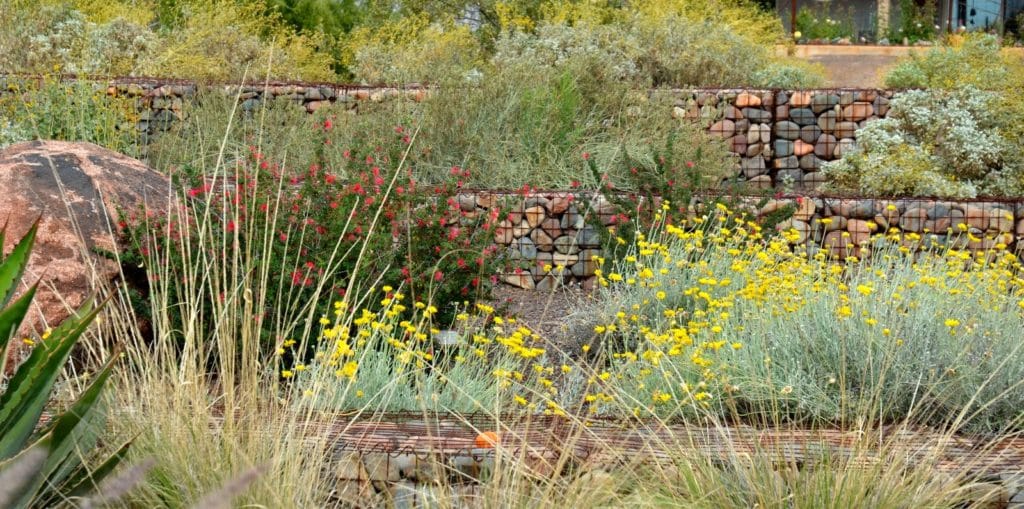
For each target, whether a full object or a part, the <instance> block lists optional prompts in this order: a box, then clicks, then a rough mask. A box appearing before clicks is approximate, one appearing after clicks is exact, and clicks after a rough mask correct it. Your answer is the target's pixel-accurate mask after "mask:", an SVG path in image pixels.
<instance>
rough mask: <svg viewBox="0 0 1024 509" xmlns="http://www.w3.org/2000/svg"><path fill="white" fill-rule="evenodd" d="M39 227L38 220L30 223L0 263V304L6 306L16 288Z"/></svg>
mask: <svg viewBox="0 0 1024 509" xmlns="http://www.w3.org/2000/svg"><path fill="white" fill-rule="evenodd" d="M38 229H39V220H36V222H35V223H33V224H32V227H31V228H29V229H28V233H26V234H25V236H24V237H22V238H21V240H19V241H18V244H17V245H16V246H14V249H13V250H11V254H10V255H8V256H7V258H5V259H4V260H3V263H2V264H0V306H6V305H7V303H8V302H10V300H11V296H13V295H14V291H15V290H16V289H17V288H18V281H20V280H21V275H22V274H23V273H24V272H25V267H26V266H28V257H29V254H30V253H31V252H32V245H33V244H34V243H35V240H36V230H38ZM2 246H3V245H2V244H0V248H2Z"/></svg>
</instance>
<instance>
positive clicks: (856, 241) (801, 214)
mask: <svg viewBox="0 0 1024 509" xmlns="http://www.w3.org/2000/svg"><path fill="white" fill-rule="evenodd" d="M495 196H498V195H496V194H495V193H488V192H482V193H477V194H463V195H460V196H459V204H460V207H461V208H462V209H463V211H467V212H473V213H484V211H486V210H487V209H488V208H489V206H491V204H493V203H496V202H497V201H496V200H495ZM501 196H502V199H503V200H506V201H505V202H504V203H506V204H507V203H508V201H507V200H509V199H514V200H515V202H514V203H513V205H512V208H511V210H512V212H510V213H508V214H507V217H505V219H504V220H503V221H502V222H501V224H500V225H499V227H498V228H497V230H496V232H495V242H496V243H497V244H499V245H501V246H505V248H506V252H507V255H508V257H509V259H510V260H513V261H516V262H518V263H519V268H518V269H517V270H513V271H512V272H510V273H506V274H502V275H501V280H502V281H503V282H505V283H507V284H510V285H513V286H516V287H520V288H529V289H539V290H549V289H551V288H553V287H556V286H558V285H562V284H571V285H582V286H584V287H593V285H594V284H595V282H596V281H595V280H596V278H595V276H594V270H595V269H597V267H598V265H597V263H596V262H595V261H594V259H593V257H594V256H601V254H602V252H601V232H600V231H599V228H607V227H609V226H614V225H615V224H617V223H619V222H622V221H627V220H629V218H628V216H627V215H624V214H621V213H620V212H619V211H618V209H617V208H616V207H615V206H614V205H613V204H612V203H611V202H609V201H608V200H607V199H606V198H604V197H603V196H601V195H593V194H588V193H571V192H547V193H531V194H526V195H511V194H507V195H501ZM727 201H730V202H738V203H739V205H737V206H736V207H737V208H738V209H742V210H744V211H746V212H748V213H749V214H750V215H753V216H757V217H760V218H764V217H766V216H768V215H769V214H772V213H775V212H776V211H780V210H783V209H785V211H787V212H789V213H791V216H790V217H789V218H788V219H786V220H784V221H782V222H781V223H779V224H778V225H777V226H776V228H777V229H778V230H781V231H784V232H787V233H788V235H787V236H786V238H787V241H788V242H789V243H790V244H791V245H793V247H794V248H798V247H802V248H803V249H805V250H806V252H807V253H808V255H811V256H813V255H815V254H818V253H819V252H821V253H824V254H825V255H826V256H828V257H830V258H832V259H835V260H845V259H847V258H849V257H857V258H858V259H864V258H869V257H870V256H871V255H872V252H873V251H877V250H878V249H879V248H881V247H883V246H886V245H893V244H898V245H899V246H901V247H903V248H905V251H916V250H920V249H924V248H926V247H941V246H948V247H953V248H957V249H962V250H967V251H983V250H991V249H997V250H1003V249H1005V250H1009V251H1013V252H1017V253H1018V254H1020V253H1024V200H1018V201H995V200H990V201H950V200H933V199H917V198H906V199H881V198H828V197H812V196H790V197H781V198H775V199H771V200H765V199H764V198H759V197H731V198H729V199H728V200H727ZM707 203H709V200H708V199H699V198H698V199H695V200H694V201H693V202H692V203H691V204H690V206H689V207H688V210H687V212H688V214H690V215H694V214H702V213H704V212H705V210H706V208H707ZM655 205H656V206H657V203H655ZM787 215H789V214H787Z"/></svg>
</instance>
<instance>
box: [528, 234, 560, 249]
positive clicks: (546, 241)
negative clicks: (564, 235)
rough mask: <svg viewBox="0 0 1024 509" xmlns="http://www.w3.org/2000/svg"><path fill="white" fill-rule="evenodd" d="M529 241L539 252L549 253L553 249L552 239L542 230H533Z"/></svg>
mask: <svg viewBox="0 0 1024 509" xmlns="http://www.w3.org/2000/svg"><path fill="white" fill-rule="evenodd" d="M530 240H532V241H533V243H534V245H536V246H537V249H538V250H540V251H551V250H552V249H554V247H555V246H554V241H553V239H552V238H551V236H550V235H548V234H547V232H545V231H544V229H543V228H535V229H534V230H533V231H532V232H530Z"/></svg>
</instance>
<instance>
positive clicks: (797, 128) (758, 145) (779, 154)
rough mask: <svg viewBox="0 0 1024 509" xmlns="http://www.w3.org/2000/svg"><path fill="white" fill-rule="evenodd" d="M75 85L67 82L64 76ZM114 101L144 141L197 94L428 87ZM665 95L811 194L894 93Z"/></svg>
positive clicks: (373, 95) (357, 95) (783, 180)
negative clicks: (123, 104) (824, 168)
mask: <svg viewBox="0 0 1024 509" xmlns="http://www.w3.org/2000/svg"><path fill="white" fill-rule="evenodd" d="M67 79H72V78H67ZM26 81H38V78H36V79H33V78H26V77H20V76H2V75H0V95H3V94H11V93H16V92H17V91H18V90H21V89H23V88H24V85H25V82H26ZM90 83H92V84H93V85H94V86H95V87H96V89H97V90H103V91H104V92H105V93H106V94H107V95H109V96H112V97H125V98H130V99H132V100H134V101H135V108H136V109H137V112H138V114H137V118H136V120H135V124H134V126H128V127H126V128H130V129H135V130H137V131H138V132H139V133H140V135H141V143H143V144H145V143H148V142H149V140H150V139H152V137H153V136H157V135H159V134H160V133H162V132H164V131H166V130H168V129H170V128H171V126H173V125H174V123H175V122H177V121H178V120H181V119H182V118H184V116H185V115H187V114H188V113H187V112H188V108H187V103H188V102H190V101H192V100H194V98H195V97H196V96H197V94H199V93H200V92H206V91H211V90H220V91H222V92H224V93H225V94H231V95H238V97H239V100H240V101H241V104H240V107H241V110H242V111H243V112H248V111H252V110H254V109H255V108H257V107H258V106H259V105H260V104H262V103H264V102H265V101H276V100H283V101H289V102H291V103H294V104H295V105H296V106H299V107H302V108H304V109H305V110H306V111H307V112H310V113H312V112H315V111H317V110H318V109H320V108H322V107H324V106H326V105H331V104H333V105H339V104H340V105H344V107H345V108H348V109H352V110H356V109H358V105H359V103H361V102H365V101H370V102H382V101H386V100H395V99H405V100H413V101H422V100H424V99H425V98H427V96H428V95H429V93H430V90H429V89H428V88H424V87H420V86H409V87H365V86H358V85H342V84H330V83H269V84H252V85H241V86H239V85H233V84H216V85H200V84H197V83H195V82H189V81H184V80H160V79H143V78H139V79H134V78H125V79H110V80H100V81H90ZM650 93H651V94H652V95H658V94H670V98H671V99H672V101H669V102H671V103H672V104H673V105H672V114H673V116H675V117H677V118H689V119H694V120H700V121H702V122H704V123H705V124H706V125H708V126H709V130H710V132H711V133H712V134H715V135H717V136H720V137H722V138H723V139H725V140H726V142H727V143H728V145H729V147H730V149H731V150H732V152H733V153H735V154H736V155H737V158H738V161H739V162H738V164H737V175H739V176H740V177H742V180H745V181H746V182H748V183H749V184H750V185H751V186H752V187H754V188H757V189H768V188H774V187H783V186H786V187H787V188H790V189H796V190H805V191H808V190H814V189H817V188H818V186H820V185H821V184H822V183H823V182H824V179H823V178H822V176H821V174H820V173H819V170H820V169H821V165H822V164H823V163H824V162H826V161H832V160H835V159H838V158H839V157H841V156H842V154H843V153H844V152H846V151H848V150H850V149H851V148H852V147H853V146H854V143H855V141H856V138H857V136H856V131H857V129H859V128H861V127H863V126H864V124H865V123H867V122H870V121H872V120H875V119H879V118H884V117H885V116H886V114H887V113H888V110H889V101H890V100H891V99H892V98H893V97H894V96H895V95H896V94H897V93H898V92H895V91H891V90H873V89H866V90H852V89H822V90H797V91H789V90H743V89H685V90H684V89H678V90H657V91H651V92H650Z"/></svg>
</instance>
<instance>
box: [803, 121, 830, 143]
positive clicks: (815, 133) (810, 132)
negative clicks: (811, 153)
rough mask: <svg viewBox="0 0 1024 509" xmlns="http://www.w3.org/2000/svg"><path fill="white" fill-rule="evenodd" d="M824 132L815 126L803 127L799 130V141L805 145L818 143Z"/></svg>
mask: <svg viewBox="0 0 1024 509" xmlns="http://www.w3.org/2000/svg"><path fill="white" fill-rule="evenodd" d="M823 132H824V131H822V130H821V128H820V127H818V126H817V125H805V126H803V127H801V128H800V139H801V140H803V141H805V142H807V143H814V142H816V141H818V138H820V137H821V135H822V133H823Z"/></svg>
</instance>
